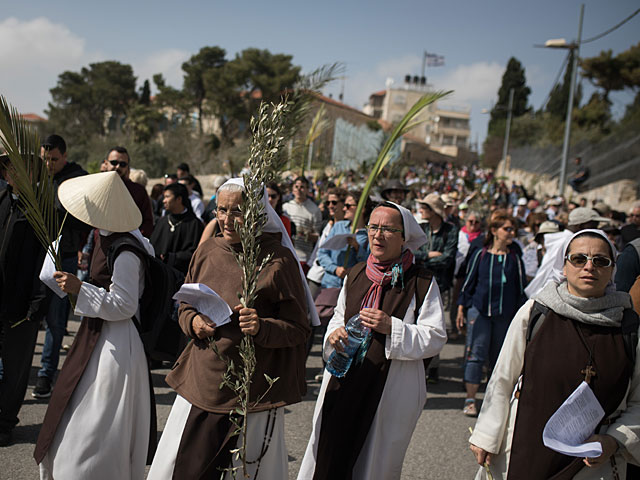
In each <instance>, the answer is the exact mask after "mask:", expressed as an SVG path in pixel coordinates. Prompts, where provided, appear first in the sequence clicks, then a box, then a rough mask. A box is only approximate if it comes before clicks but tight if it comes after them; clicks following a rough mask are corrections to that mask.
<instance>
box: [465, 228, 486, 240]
mask: <svg viewBox="0 0 640 480" xmlns="http://www.w3.org/2000/svg"><path fill="white" fill-rule="evenodd" d="M462 232H463V233H465V234H466V235H467V238H468V239H469V243H471V242H473V241H474V240H475V239H476V238H478V237H479V236H480V234H481V233H482V230H478V231H477V232H469V231H468V230H467V226H466V225H465V226H464V227H462Z"/></svg>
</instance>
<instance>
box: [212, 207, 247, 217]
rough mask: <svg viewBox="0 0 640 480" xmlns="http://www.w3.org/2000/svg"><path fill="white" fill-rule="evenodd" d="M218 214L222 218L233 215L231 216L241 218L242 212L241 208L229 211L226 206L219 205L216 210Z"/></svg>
mask: <svg viewBox="0 0 640 480" xmlns="http://www.w3.org/2000/svg"><path fill="white" fill-rule="evenodd" d="M216 216H217V217H218V218H220V219H222V218H226V217H231V218H241V217H242V212H241V211H240V210H231V211H228V210H227V209H226V208H222V207H218V209H217V210H216Z"/></svg>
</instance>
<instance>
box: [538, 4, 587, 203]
mask: <svg viewBox="0 0 640 480" xmlns="http://www.w3.org/2000/svg"><path fill="white" fill-rule="evenodd" d="M583 17H584V4H582V5H581V6H580V21H579V23H578V39H577V40H576V42H575V43H570V44H567V43H566V42H565V41H564V40H548V41H547V42H546V43H545V47H547V48H566V49H569V50H571V51H572V52H573V71H572V72H571V86H570V87H569V104H568V105H567V118H566V121H565V125H564V143H563V145H562V163H561V164H560V179H559V183H560V185H559V190H560V196H562V195H564V187H565V184H566V183H567V163H568V158H569V140H570V138H571V113H572V112H573V97H574V95H575V90H576V77H577V76H578V57H579V55H580V42H581V40H582V19H583Z"/></svg>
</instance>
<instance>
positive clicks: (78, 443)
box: [40, 251, 150, 480]
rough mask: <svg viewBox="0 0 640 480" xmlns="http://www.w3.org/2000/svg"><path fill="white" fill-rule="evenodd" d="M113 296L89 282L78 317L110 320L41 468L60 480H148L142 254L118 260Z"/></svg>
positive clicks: (47, 476)
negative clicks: (140, 316)
mask: <svg viewBox="0 0 640 480" xmlns="http://www.w3.org/2000/svg"><path fill="white" fill-rule="evenodd" d="M111 281H112V283H111V286H110V291H109V292H107V291H106V290H105V289H103V288H99V287H96V286H94V285H90V284H88V283H87V282H83V283H82V287H81V289H80V293H79V295H78V301H77V305H76V309H75V314H76V315H80V316H86V317H99V318H102V319H103V320H105V321H104V322H103V325H102V330H101V332H100V337H99V339H98V342H97V344H96V346H95V348H94V350H93V353H92V354H91V358H90V360H89V363H88V364H87V367H86V369H85V371H84V373H83V374H82V377H81V378H80V381H79V382H78V385H77V387H76V389H75V391H74V392H73V395H72V396H71V398H70V400H69V403H68V405H67V408H66V409H65V412H64V414H63V416H62V418H61V420H60V423H59V425H58V428H57V430H56V434H55V437H54V439H53V442H52V444H51V447H50V448H49V451H48V452H47V454H46V456H45V457H44V459H43V461H42V463H41V464H40V477H41V478H42V479H47V480H50V479H55V480H73V479H77V480H86V479H91V480H114V479H118V480H130V479H135V480H137V479H142V478H143V477H144V468H145V463H146V458H147V447H148V441H149V438H148V437H149V422H150V410H149V402H150V400H149V377H148V371H147V360H146V357H145V354H144V348H143V346H142V341H141V340H140V335H139V334H138V331H137V330H136V327H135V325H134V324H133V321H132V320H131V317H132V316H133V315H134V314H136V311H137V309H138V301H139V298H140V296H141V294H142V290H143V288H144V270H143V267H142V264H141V263H140V260H139V259H138V257H137V256H136V255H135V254H134V253H131V252H128V251H124V252H122V253H121V254H119V255H118V257H117V258H116V260H115V262H114V267H113V277H112V279H111Z"/></svg>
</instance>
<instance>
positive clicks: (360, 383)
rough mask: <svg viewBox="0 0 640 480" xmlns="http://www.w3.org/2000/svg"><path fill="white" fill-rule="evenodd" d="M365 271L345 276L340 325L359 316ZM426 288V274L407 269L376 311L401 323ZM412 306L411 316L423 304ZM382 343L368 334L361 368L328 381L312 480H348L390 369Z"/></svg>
mask: <svg viewBox="0 0 640 480" xmlns="http://www.w3.org/2000/svg"><path fill="white" fill-rule="evenodd" d="M365 271H366V263H359V264H357V265H355V266H354V267H353V268H352V269H351V270H350V272H349V276H348V279H347V285H346V291H347V298H346V308H345V313H344V321H345V324H346V322H347V321H348V320H349V319H350V318H351V317H352V316H353V315H355V314H356V313H358V312H359V311H360V309H361V306H362V299H363V298H364V296H365V294H366V293H367V291H368V290H369V287H371V285H372V282H371V280H369V279H368V278H367V275H366V272H365ZM430 284H431V274H430V273H427V272H426V271H424V270H422V269H420V268H419V267H417V266H416V265H413V266H411V267H410V268H409V269H408V270H407V272H406V273H405V275H404V289H403V288H402V287H401V285H398V286H396V287H391V285H386V286H385V287H383V290H382V300H381V302H380V304H381V307H380V310H382V311H383V312H385V313H387V314H388V315H390V316H394V317H396V318H404V316H405V314H406V312H407V308H409V304H410V303H411V300H412V299H413V298H414V297H415V296H416V292H418V294H419V295H420V296H421V297H422V299H424V297H425V295H426V293H427V291H428V288H429V285H430ZM417 301H418V302H419V303H418V304H417V305H418V307H417V308H416V311H417V309H418V308H419V306H420V305H421V304H422V301H421V299H420V298H419V299H418V300H417ZM385 341H386V335H384V334H382V333H378V332H373V337H372V339H371V344H370V346H369V349H368V350H367V354H366V356H365V358H364V360H363V361H362V363H359V364H356V362H354V363H352V364H351V367H350V368H349V371H348V372H347V374H346V375H345V377H344V378H336V377H333V376H332V377H331V379H330V380H329V384H328V385H327V391H326V393H325V397H324V403H323V406H322V425H321V428H320V437H319V439H318V457H317V459H316V468H315V472H314V476H313V479H314V480H320V479H327V480H329V479H336V478H340V479H350V478H351V477H352V474H353V467H354V465H355V463H356V460H357V459H358V455H359V454H360V450H361V449H362V446H363V445H364V442H365V440H366V438H367V434H368V433H369V428H370V426H371V423H372V422H373V418H374V417H375V414H376V411H377V410H378V403H379V402H380V397H381V396H382V392H383V390H384V386H385V383H386V381H387V375H388V373H389V367H390V365H391V360H388V359H387V358H386V356H385ZM327 375H328V373H327Z"/></svg>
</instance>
